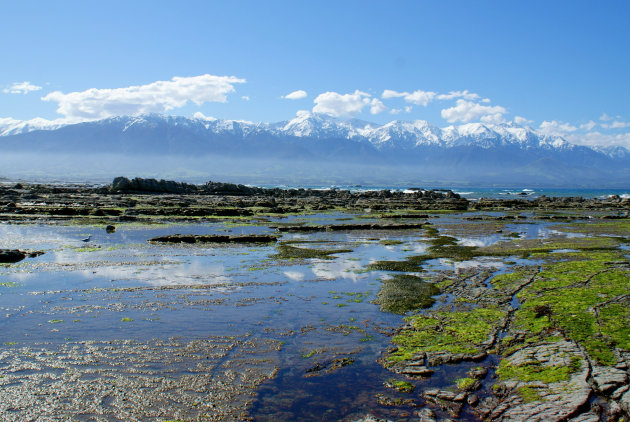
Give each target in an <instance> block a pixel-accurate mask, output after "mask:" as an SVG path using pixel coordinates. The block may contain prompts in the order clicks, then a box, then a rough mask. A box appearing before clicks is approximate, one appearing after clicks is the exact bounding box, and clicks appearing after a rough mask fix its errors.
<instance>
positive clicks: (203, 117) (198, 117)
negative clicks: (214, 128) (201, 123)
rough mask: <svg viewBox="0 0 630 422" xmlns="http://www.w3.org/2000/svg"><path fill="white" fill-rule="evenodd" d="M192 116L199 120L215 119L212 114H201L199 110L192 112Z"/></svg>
mask: <svg viewBox="0 0 630 422" xmlns="http://www.w3.org/2000/svg"><path fill="white" fill-rule="evenodd" d="M193 118H195V119H199V120H208V121H210V122H212V121H214V120H217V119H216V118H215V117H212V116H206V115H205V114H203V113H202V112H201V111H198V112H196V113H195V114H193Z"/></svg>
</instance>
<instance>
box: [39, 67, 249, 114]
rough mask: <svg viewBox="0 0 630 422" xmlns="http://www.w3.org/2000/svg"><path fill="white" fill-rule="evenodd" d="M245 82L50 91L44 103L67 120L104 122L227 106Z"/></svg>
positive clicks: (184, 80)
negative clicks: (185, 108)
mask: <svg viewBox="0 0 630 422" xmlns="http://www.w3.org/2000/svg"><path fill="white" fill-rule="evenodd" d="M244 82H245V79H241V78H237V77H235V76H215V75H209V74H205V75H200V76H192V77H178V76H176V77H174V78H173V79H171V80H170V81H157V82H153V83H150V84H147V85H136V86H129V87H125V88H113V89H97V88H91V89H88V90H86V91H79V92H70V93H67V94H64V93H63V92H60V91H55V92H51V93H50V94H48V95H46V96H44V97H42V100H43V101H52V102H56V103H57V104H58V107H57V112H58V113H59V114H62V115H64V116H66V117H68V118H77V119H85V120H88V119H102V118H106V117H111V116H119V115H135V114H142V113H161V112H165V111H168V110H172V109H174V108H179V107H183V106H184V105H186V103H188V102H189V101H190V102H193V103H195V104H197V105H201V104H203V103H206V102H219V103H224V102H226V101H227V94H229V93H231V92H234V84H237V83H244Z"/></svg>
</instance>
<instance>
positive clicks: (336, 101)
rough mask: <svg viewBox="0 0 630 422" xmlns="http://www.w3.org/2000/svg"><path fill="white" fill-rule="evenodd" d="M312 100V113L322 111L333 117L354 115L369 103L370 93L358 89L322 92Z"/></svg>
mask: <svg viewBox="0 0 630 422" xmlns="http://www.w3.org/2000/svg"><path fill="white" fill-rule="evenodd" d="M313 102H314V103H315V107H313V113H324V114H329V115H331V116H335V117H340V116H354V115H355V114H358V113H360V112H361V111H362V110H363V108H364V107H366V106H368V105H370V104H371V101H370V94H368V93H366V92H361V91H359V90H356V91H354V93H352V94H339V93H338V92H332V91H328V92H324V93H323V94H319V95H318V96H317V97H316V98H315V100H314V101H313Z"/></svg>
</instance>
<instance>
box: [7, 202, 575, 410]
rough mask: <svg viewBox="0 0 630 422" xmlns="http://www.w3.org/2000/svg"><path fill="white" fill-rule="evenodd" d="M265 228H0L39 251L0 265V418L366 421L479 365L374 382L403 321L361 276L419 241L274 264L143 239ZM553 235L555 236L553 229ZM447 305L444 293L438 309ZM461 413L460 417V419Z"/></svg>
mask: <svg viewBox="0 0 630 422" xmlns="http://www.w3.org/2000/svg"><path fill="white" fill-rule="evenodd" d="M354 217H356V216H352V215H347V214H341V213H338V214H335V213H332V214H322V215H317V216H313V217H308V216H307V217H304V216H301V217H299V218H298V217H290V218H286V219H277V220H276V221H271V222H270V223H272V224H274V223H278V222H287V223H291V224H294V223H296V222H302V223H308V224H315V223H316V224H334V223H335V222H344V223H347V220H348V219H349V218H354ZM432 221H433V225H432V227H436V228H439V229H440V230H442V229H444V230H445V231H446V232H447V233H448V234H449V235H450V236H454V237H456V238H457V239H458V241H459V242H460V244H463V245H471V246H488V245H493V244H495V243H497V242H499V241H501V240H503V239H505V237H504V236H503V235H502V234H501V233H495V232H494V231H493V232H491V233H483V231H476V232H470V231H467V230H463V231H462V230H459V231H458V228H457V227H459V228H461V227H466V224H467V223H466V222H464V221H463V220H462V219H461V216H456V215H449V216H448V217H444V218H434V219H432ZM556 224H557V223H556ZM508 227H509V229H510V230H513V231H518V232H519V233H520V235H521V236H523V238H539V237H541V236H545V237H546V236H549V235H550V234H549V233H551V232H550V229H548V228H547V223H545V224H542V223H541V224H540V225H538V224H528V225H527V226H526V228H525V229H523V228H522V227H521V225H519V224H515V223H512V222H510V225H509V226H508ZM272 232H274V229H273V228H270V227H268V226H266V225H264V224H263V225H260V224H257V225H248V224H237V223H224V222H216V223H207V224H166V225H151V226H142V225H133V224H121V225H118V226H117V229H116V231H115V232H114V233H106V231H105V230H104V229H103V227H96V226H72V225H68V226H65V225H53V224H39V225H28V224H24V225H22V224H19V225H17V224H13V225H9V224H2V225H0V248H20V249H33V250H42V251H44V252H45V254H44V255H41V256H39V257H37V258H27V259H25V260H24V261H22V262H19V263H17V264H11V265H3V266H1V267H0V387H1V392H0V403H2V404H0V419H2V420H7V421H12V420H24V419H47V418H51V419H54V418H61V417H66V416H68V415H74V416H76V418H77V419H82V420H168V419H175V420H176V419H182V420H191V419H192V420H243V419H246V418H253V419H254V420H261V421H265V420H269V421H272V420H293V421H295V420H348V421H350V420H357V419H361V418H362V417H365V416H366V415H367V414H372V415H375V416H377V417H382V418H390V419H394V420H414V418H417V416H415V411H416V409H417V406H422V405H424V404H425V402H424V401H423V399H422V398H421V397H420V395H419V392H420V391H422V390H423V389H428V388H433V387H439V388H443V387H445V386H449V385H453V383H454V380H455V379H457V378H461V377H464V376H465V374H466V372H467V371H469V370H470V369H471V368H472V367H473V366H478V365H480V364H481V365H487V366H491V365H492V364H493V362H494V361H493V360H492V359H494V358H493V357H492V356H490V357H488V358H487V361H484V362H482V363H472V362H468V363H461V364H458V365H442V366H440V367H439V368H434V369H435V374H434V375H433V376H432V377H430V378H423V379H415V380H412V381H411V382H412V383H413V384H414V385H415V387H416V389H417V390H418V391H416V394H409V393H403V392H398V391H395V390H393V389H391V388H389V387H386V386H385V383H386V382H387V381H388V380H390V379H393V378H397V379H401V378H400V377H399V376H398V377H396V375H395V374H393V373H392V372H390V371H389V370H388V369H385V368H384V367H383V365H382V364H381V363H379V359H381V358H382V357H383V352H384V351H385V350H386V349H387V348H388V347H390V346H391V337H390V335H391V333H392V332H393V331H394V330H395V329H396V328H397V327H399V326H400V325H401V324H403V317H404V316H403V315H395V314H392V313H388V312H382V311H381V310H380V308H379V306H378V305H376V304H374V303H372V301H373V300H375V299H376V297H377V296H376V295H377V293H378V291H379V288H380V285H381V280H383V279H386V278H388V277H391V273H389V272H384V271H368V270H367V267H368V265H369V264H370V263H373V262H376V261H379V260H404V259H405V258H407V257H410V256H413V255H418V254H423V253H424V252H425V251H426V250H427V247H428V246H429V244H430V243H429V239H427V237H426V236H425V234H424V232H423V230H389V231H387V230H382V231H357V232H317V233H309V234H301V233H286V234H284V235H283V236H282V238H281V239H280V241H282V242H290V244H291V246H293V247H298V248H314V249H321V250H324V249H325V250H344V251H343V252H339V253H334V254H332V255H330V256H328V257H327V258H329V259H324V258H311V259H280V258H278V257H276V256H275V255H276V254H277V253H278V250H277V247H276V245H273V244H268V245H216V244H205V245H199V244H195V245H172V244H169V245H163V244H153V243H149V242H147V240H148V239H151V238H153V237H156V236H164V235H169V234H175V233H181V234H217V233H218V234H223V233H231V234H261V233H272ZM89 235H91V238H90V240H89V241H87V242H84V241H82V239H85V238H86V237H87V236H89ZM553 235H556V236H558V235H563V234H562V233H561V232H559V231H557V229H554V232H553ZM507 261H509V262H506V259H502V258H496V257H494V258H492V257H490V258H484V257H480V258H478V259H475V260H469V261H452V260H448V259H436V260H432V261H428V262H426V263H425V264H424V266H423V272H424V271H426V272H427V274H430V275H431V276H435V275H436V274H437V273H440V272H444V271H446V272H452V273H459V272H465V271H476V269H479V270H478V271H491V272H494V273H499V272H505V271H506V269H507V268H508V267H510V266H513V265H523V264H524V263H526V262H525V260H522V259H517V258H515V259H514V260H507ZM417 275H418V276H421V277H422V276H424V275H423V273H422V272H419V273H418V274H417ZM452 300H453V295H452V294H449V295H447V294H445V295H443V297H442V298H441V299H440V300H438V302H437V303H438V304H439V305H444V304H447V305H448V304H450V303H451V302H452ZM484 385H485V384H484ZM485 390H486V387H484V388H482V390H480V391H482V392H483V391H485ZM480 394H482V393H480ZM461 417H462V418H463V419H467V418H472V419H474V418H473V416H472V414H471V413H467V411H466V409H464V412H463V413H462V416H461Z"/></svg>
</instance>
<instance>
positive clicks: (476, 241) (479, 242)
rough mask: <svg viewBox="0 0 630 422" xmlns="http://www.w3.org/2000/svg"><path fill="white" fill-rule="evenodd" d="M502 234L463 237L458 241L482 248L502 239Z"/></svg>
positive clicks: (465, 244) (464, 244)
mask: <svg viewBox="0 0 630 422" xmlns="http://www.w3.org/2000/svg"><path fill="white" fill-rule="evenodd" d="M501 238H502V236H501V235H491V236H483V237H463V238H460V239H459V240H458V243H459V244H460V245H462V246H476V247H478V248H482V247H484V246H490V245H493V244H495V243H497V242H498V241H499V240H501Z"/></svg>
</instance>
